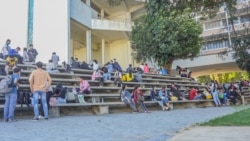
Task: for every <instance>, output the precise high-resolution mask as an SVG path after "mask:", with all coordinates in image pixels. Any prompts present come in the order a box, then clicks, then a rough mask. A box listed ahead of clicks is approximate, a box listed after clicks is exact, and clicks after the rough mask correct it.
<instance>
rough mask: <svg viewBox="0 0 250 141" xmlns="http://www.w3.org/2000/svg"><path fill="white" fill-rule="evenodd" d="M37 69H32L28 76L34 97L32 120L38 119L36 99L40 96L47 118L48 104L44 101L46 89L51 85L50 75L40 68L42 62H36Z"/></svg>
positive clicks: (46, 117)
mask: <svg viewBox="0 0 250 141" xmlns="http://www.w3.org/2000/svg"><path fill="white" fill-rule="evenodd" d="M36 65H37V69H36V70H34V71H32V73H31V75H30V77H29V83H30V91H31V92H32V93H33V99H34V119H33V120H34V121H38V120H39V110H38V99H39V96H40V97H41V100H42V104H43V111H44V116H45V119H46V120H47V119H48V105H47V101H46V91H48V89H49V88H50V86H51V82H52V80H51V77H50V75H49V73H48V72H46V71H45V70H43V69H42V67H43V63H42V62H37V63H36Z"/></svg>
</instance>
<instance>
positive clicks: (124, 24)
mask: <svg viewBox="0 0 250 141" xmlns="http://www.w3.org/2000/svg"><path fill="white" fill-rule="evenodd" d="M133 25H134V23H133V22H132V21H131V20H127V19H105V18H99V19H92V29H101V30H117V31H132V26H133Z"/></svg>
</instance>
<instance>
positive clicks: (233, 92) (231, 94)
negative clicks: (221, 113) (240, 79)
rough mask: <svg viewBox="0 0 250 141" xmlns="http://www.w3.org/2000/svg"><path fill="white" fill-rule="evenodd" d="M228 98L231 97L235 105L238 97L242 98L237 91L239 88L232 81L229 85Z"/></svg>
mask: <svg viewBox="0 0 250 141" xmlns="http://www.w3.org/2000/svg"><path fill="white" fill-rule="evenodd" d="M227 98H228V99H230V101H231V102H232V104H233V105H235V104H236V102H237V101H236V100H237V99H240V100H241V97H240V95H239V93H238V91H237V88H236V87H235V85H234V84H233V83H231V85H230V86H229V87H228V93H227Z"/></svg>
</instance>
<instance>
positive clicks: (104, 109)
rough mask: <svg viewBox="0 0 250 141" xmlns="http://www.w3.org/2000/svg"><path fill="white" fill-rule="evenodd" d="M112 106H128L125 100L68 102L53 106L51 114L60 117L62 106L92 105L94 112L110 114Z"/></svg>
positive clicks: (152, 102) (149, 102) (147, 102)
mask: <svg viewBox="0 0 250 141" xmlns="http://www.w3.org/2000/svg"><path fill="white" fill-rule="evenodd" d="M145 104H156V102H154V101H145ZM112 106H126V104H124V102H104V103H66V104H57V105H54V106H51V110H50V116H52V117H59V116H60V108H61V107H90V108H91V110H92V111H93V113H94V114H96V115H103V114H109V108H110V107H112Z"/></svg>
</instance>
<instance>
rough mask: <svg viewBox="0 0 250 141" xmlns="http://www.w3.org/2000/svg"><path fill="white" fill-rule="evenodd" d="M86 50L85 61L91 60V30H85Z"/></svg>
mask: <svg viewBox="0 0 250 141" xmlns="http://www.w3.org/2000/svg"><path fill="white" fill-rule="evenodd" d="M86 50H87V60H86V61H87V63H90V61H91V53H92V52H91V30H87V31H86Z"/></svg>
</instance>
